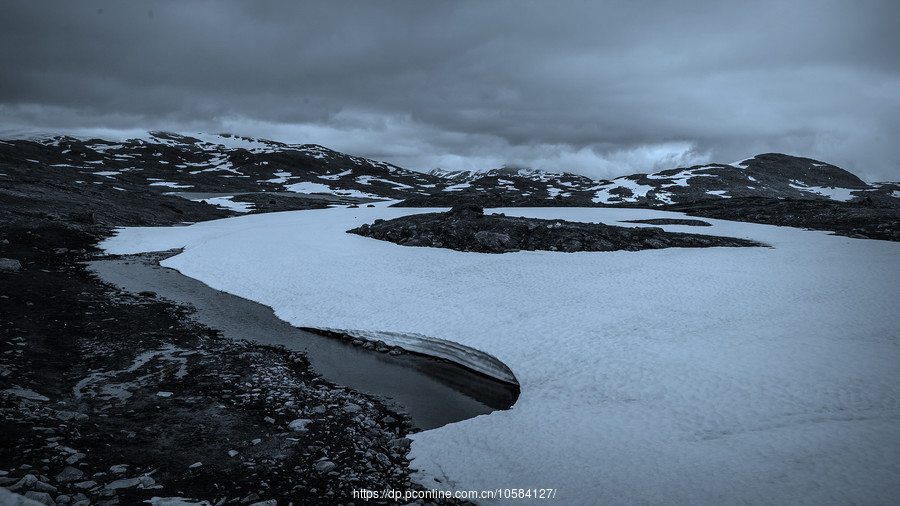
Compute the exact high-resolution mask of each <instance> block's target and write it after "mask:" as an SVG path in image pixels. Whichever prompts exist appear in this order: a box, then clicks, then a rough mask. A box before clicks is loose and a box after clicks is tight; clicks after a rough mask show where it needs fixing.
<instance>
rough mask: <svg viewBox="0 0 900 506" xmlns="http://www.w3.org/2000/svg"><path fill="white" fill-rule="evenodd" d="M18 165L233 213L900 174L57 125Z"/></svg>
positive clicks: (654, 194)
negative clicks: (594, 160)
mask: <svg viewBox="0 0 900 506" xmlns="http://www.w3.org/2000/svg"><path fill="white" fill-rule="evenodd" d="M13 172H18V173H19V176H18V177H32V178H33V177H38V178H41V177H44V178H47V179H48V181H56V182H59V183H61V184H74V185H94V186H100V187H113V188H117V189H119V190H124V191H147V190H149V191H159V192H169V193H179V194H188V193H190V194H207V193H231V194H234V195H232V196H231V197H228V198H227V199H226V200H227V202H226V200H221V199H219V200H215V201H212V202H211V203H213V204H214V205H218V206H220V207H227V208H230V209H232V210H236V211H240V210H244V211H249V210H253V209H256V210H261V209H258V208H257V206H258V202H256V201H258V200H260V199H259V198H258V197H248V196H246V195H249V194H261V193H265V194H267V195H276V194H277V195H281V194H285V193H293V194H307V195H308V194H312V195H319V196H330V197H333V198H334V199H336V201H340V199H344V200H346V199H390V200H402V201H403V202H404V205H410V206H425V207H430V206H452V205H454V204H455V203H457V202H458V201H461V200H478V201H483V202H484V203H486V204H489V205H501V206H524V205H527V206H548V205H563V206H607V205H627V206H647V207H661V206H668V205H678V204H686V203H691V202H697V201H701V200H713V201H715V200H724V199H729V198H751V197H758V198H772V199H813V200H816V199H819V200H829V201H836V202H860V201H867V200H874V201H878V202H881V203H886V204H888V205H897V204H900V184H898V183H872V184H869V183H866V182H864V181H862V180H861V179H860V178H859V177H857V176H855V175H854V174H852V173H850V172H849V171H846V170H844V169H841V168H840V167H837V166H835V165H831V164H828V163H826V162H822V161H819V160H815V159H812V158H804V157H798V156H793V155H785V154H779V153H764V154H760V155H756V156H753V157H750V158H747V159H745V160H742V161H740V162H736V163H732V164H720V163H712V164H705V165H695V166H692V167H679V168H672V169H666V170H662V171H658V172H655V173H638V174H630V175H625V176H619V177H616V178H613V179H611V180H605V179H592V178H590V177H587V176H583V175H579V174H574V173H569V172H548V171H541V170H537V169H527V168H518V167H502V168H499V169H492V170H487V171H446V170H442V169H435V170H432V171H430V172H428V173H422V172H416V171H412V170H407V169H404V168H402V167H398V166H396V165H393V164H390V163H386V162H380V161H376V160H370V159H367V158H363V157H358V156H354V155H349V154H345V153H340V152H338V151H335V150H332V149H329V148H327V147H324V146H321V145H317V144H288V143H284V142H279V141H270V140H266V139H256V138H251V137H244V136H238V135H233V134H192V135H183V134H178V133H172V132H160V131H150V132H147V134H146V135H144V136H138V137H134V138H130V139H126V140H122V141H109V140H104V139H99V138H86V136H81V137H76V136H71V135H50V134H44V135H40V136H37V137H34V138H33V139H31V140H23V139H13V140H2V141H0V174H6V173H10V174H11V173H13ZM9 177H11V176H10V175H9V174H6V175H4V176H0V180H2V179H3V178H9ZM239 194H243V195H244V196H241V195H239ZM223 198H225V197H223ZM273 198H277V197H273ZM202 200H211V199H202ZM241 201H242V202H245V203H246V204H247V205H246V206H243V209H240V208H241V206H235V205H233V203H234V202H241Z"/></svg>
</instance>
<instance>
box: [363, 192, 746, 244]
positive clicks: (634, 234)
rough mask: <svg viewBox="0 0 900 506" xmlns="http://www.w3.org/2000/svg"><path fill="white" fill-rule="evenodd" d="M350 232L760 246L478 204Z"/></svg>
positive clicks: (476, 239) (393, 238)
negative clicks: (521, 214) (508, 212)
mask: <svg viewBox="0 0 900 506" xmlns="http://www.w3.org/2000/svg"><path fill="white" fill-rule="evenodd" d="M348 232H350V233H354V234H359V235H362V236H365V237H372V238H375V239H380V240H384V241H390V242H394V243H397V244H401V245H404V246H429V247H436V248H449V249H454V250H458V251H477V252H481V253H508V252H513V251H520V250H548V251H565V252H575V251H616V250H629V251H637V250H643V249H660V248H670V247H681V248H702V247H712V246H761V244H759V243H756V242H753V241H748V240H746V239H735V238H730V237H715V236H706V235H699V234H682V233H673V232H666V231H664V230H663V229H661V228H658V227H636V228H635V227H617V226H612V225H605V224H603V223H576V222H570V221H564V220H540V219H533V218H514V217H508V216H504V215H500V214H492V215H485V214H484V210H483V209H482V208H481V207H478V206H476V205H471V204H466V205H460V206H456V207H454V208H453V209H451V210H450V211H448V212H446V213H425V214H416V215H411V216H404V217H402V218H397V219H393V220H389V221H383V220H376V221H375V223H374V224H371V225H363V226H361V227H359V228H355V229H353V230H349V231H348Z"/></svg>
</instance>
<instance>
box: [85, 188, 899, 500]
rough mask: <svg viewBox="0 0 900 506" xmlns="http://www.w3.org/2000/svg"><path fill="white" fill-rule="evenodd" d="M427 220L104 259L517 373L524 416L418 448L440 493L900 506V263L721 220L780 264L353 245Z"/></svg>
mask: <svg viewBox="0 0 900 506" xmlns="http://www.w3.org/2000/svg"><path fill="white" fill-rule="evenodd" d="M418 211H420V210H416V209H397V208H387V207H384V205H378V207H374V208H360V209H344V208H335V209H328V210H314V211H302V212H291V213H276V214H266V215H250V216H241V217H237V218H230V219H227V220H218V221H212V222H205V223H200V224H196V225H192V226H188V227H177V228H153V229H124V230H122V231H121V232H120V233H119V235H118V236H116V237H114V238H112V239H110V240H108V241H106V242H105V243H104V244H103V246H104V247H105V248H107V249H108V250H109V251H110V252H114V253H130V252H137V251H149V250H163V249H169V248H175V247H184V248H185V250H184V253H182V254H180V255H178V256H175V257H173V258H170V259H169V260H167V261H166V262H165V265H169V266H171V267H175V268H177V269H179V270H180V271H182V272H183V273H185V274H187V275H189V276H192V277H196V278H198V279H201V280H203V281H204V282H206V283H207V284H209V285H211V286H213V287H215V288H219V289H223V290H226V291H229V292H231V293H234V294H237V295H240V296H243V297H247V298H251V299H254V300H258V301H260V302H262V303H264V304H267V305H270V306H272V307H273V308H275V310H276V312H277V314H278V315H279V316H280V317H281V318H284V319H286V320H288V321H289V322H291V323H293V324H295V325H299V326H311V327H330V328H349V329H360V330H370V331H389V332H399V333H405V334H422V335H426V336H433V337H438V338H443V339H448V340H452V341H455V342H458V343H461V344H464V345H466V346H471V347H473V348H476V349H479V350H481V351H484V352H486V353H489V354H491V355H493V356H495V357H497V358H498V359H499V360H501V361H502V362H504V363H505V364H506V365H508V366H509V367H510V368H511V370H512V371H513V373H514V374H515V375H516V377H517V378H518V380H519V383H520V385H521V395H520V397H519V400H518V402H517V403H516V405H515V406H514V407H513V408H512V409H511V410H508V411H498V412H494V413H492V414H490V415H485V416H480V417H477V418H474V419H470V420H466V421H464V422H460V423H455V424H451V425H448V426H445V427H442V428H439V429H435V430H431V431H427V432H422V433H419V434H416V435H415V436H414V443H413V446H412V452H411V455H412V456H414V457H415V460H414V461H413V463H412V465H413V467H416V468H418V469H419V470H420V473H419V474H418V477H417V479H418V480H419V481H420V482H421V483H422V484H423V485H425V487H426V488H436V489H444V490H446V489H455V490H497V489H504V488H522V489H534V488H545V489H546V488H549V489H555V491H556V494H555V495H556V501H559V503H560V504H709V505H719V504H791V505H795V504H816V505H820V504H892V503H895V501H896V497H898V496H900V481H898V480H897V476H898V475H900V367H898V366H897V364H900V341H898V338H900V264H898V262H900V244H898V243H893V242H884V241H875V240H856V239H850V238H846V237H838V236H830V235H827V234H825V233H823V232H812V231H802V230H798V229H793V228H787V227H772V226H766V225H757V224H747V223H736V222H724V221H717V220H708V221H710V222H711V223H712V224H713V226H712V227H705V228H704V230H703V232H704V233H709V234H721V235H728V236H733V237H745V238H749V239H754V240H757V241H761V242H764V243H767V244H771V245H773V247H772V248H737V249H736V248H710V249H700V250H698V249H690V250H687V249H677V248H670V249H665V250H653V251H641V252H627V251H622V252H611V253H555V252H519V253H510V254H504V255H487V254H479V253H462V252H457V251H452V250H445V249H432V248H408V247H403V246H397V245H394V244H392V243H386V242H381V241H377V240H373V239H368V238H364V237H360V236H357V235H353V234H346V233H345V232H344V231H345V230H347V229H350V228H353V227H356V226H358V225H360V224H362V223H370V222H372V221H373V220H374V219H377V218H382V219H390V218H393V217H396V216H400V215H403V214H406V213H412V212H418ZM501 211H502V212H505V213H506V214H508V215H528V216H535V217H541V218H560V219H567V220H572V221H603V222H606V223H616V222H618V221H620V220H624V219H641V218H659V217H673V216H676V217H677V216H679V215H673V214H672V213H663V212H658V211H648V210H631V209H602V208H594V209H582V208H565V209H557V208H541V209H502V210H501ZM617 224H621V223H617ZM665 228H666V229H667V230H673V231H686V230H689V229H690V227H686V226H677V225H673V226H666V227H665ZM436 480H440V481H436ZM478 502H479V503H483V504H493V503H504V504H522V502H521V500H512V499H510V500H502V499H497V500H487V499H479V500H478Z"/></svg>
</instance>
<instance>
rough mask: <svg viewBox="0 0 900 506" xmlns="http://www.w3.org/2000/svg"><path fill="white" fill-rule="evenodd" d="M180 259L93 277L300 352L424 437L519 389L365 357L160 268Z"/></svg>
mask: <svg viewBox="0 0 900 506" xmlns="http://www.w3.org/2000/svg"><path fill="white" fill-rule="evenodd" d="M175 253H177V252H157V253H148V254H143V255H129V256H126V257H117V258H112V259H103V260H94V261H91V262H88V263H87V266H88V269H89V270H90V271H91V272H93V273H95V274H96V275H97V276H98V277H100V279H102V280H103V281H105V282H107V283H110V284H112V285H115V286H117V287H119V288H120V289H122V290H125V291H129V292H133V293H138V292H143V291H149V292H155V293H156V294H157V295H158V296H160V297H163V298H165V299H169V300H171V301H174V302H176V303H179V304H185V305H189V306H193V307H194V308H196V312H195V313H193V315H192V317H193V318H194V319H195V320H196V321H198V322H199V323H202V324H203V325H206V326H208V327H211V328H214V329H217V330H219V331H220V332H222V335H223V336H225V337H227V338H230V339H235V340H240V339H246V340H247V341H250V342H254V343H258V344H264V345H276V346H277V345H282V346H284V347H285V348H288V349H291V350H297V351H303V352H305V353H306V355H307V357H308V358H309V361H310V363H311V364H312V367H313V369H314V370H315V371H316V372H318V373H319V374H321V375H322V377H323V378H325V379H327V380H329V381H332V382H334V383H337V384H340V385H344V386H347V387H350V388H352V389H354V390H357V391H360V392H365V393H368V394H373V395H377V396H379V397H382V398H385V399H388V400H389V401H392V402H393V404H394V405H395V406H396V407H397V408H398V409H399V410H401V411H405V412H407V413H409V415H410V417H411V419H412V424H413V426H414V427H415V428H417V429H421V430H428V429H433V428H436V427H440V426H442V425H446V424H448V423H452V422H457V421H460V420H465V419H468V418H472V417H475V416H478V415H482V414H487V413H490V412H492V411H495V410H498V409H509V408H510V407H511V406H512V405H513V404H514V403H515V401H516V399H517V398H518V395H519V388H518V386H517V385H510V384H508V383H505V382H502V381H497V380H495V379H493V378H490V377H488V376H485V375H483V374H479V373H476V372H473V371H471V370H469V369H466V368H464V367H460V366H458V365H456V364H454V363H451V362H447V361H444V360H439V359H434V358H431V357H425V356H421V355H416V354H411V353H406V354H402V355H397V356H393V355H389V354H387V353H378V352H375V351H370V350H364V349H362V348H361V347H357V346H353V345H352V344H350V343H349V342H347V341H344V340H342V339H338V338H333V337H325V336H322V335H318V334H314V333H311V332H307V331H304V330H301V329H298V328H296V327H294V326H292V325H290V324H289V323H287V322H285V321H283V320H281V319H279V318H278V317H277V316H275V313H274V311H272V308H270V307H268V306H264V305H262V304H259V303H257V302H254V301H251V300H248V299H244V298H242V297H238V296H236V295H232V294H229V293H226V292H222V291H220V290H216V289H213V288H210V287H209V286H207V285H205V284H204V283H202V282H201V281H198V280H196V279H193V278H190V277H188V276H184V275H182V274H181V273H180V272H178V271H176V270H174V269H169V268H166V267H161V266H160V265H159V262H160V261H161V260H163V259H165V258H167V257H169V256H172V255H173V254H175Z"/></svg>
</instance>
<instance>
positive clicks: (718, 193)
mask: <svg viewBox="0 0 900 506" xmlns="http://www.w3.org/2000/svg"><path fill="white" fill-rule="evenodd" d="M726 192H727V190H708V191H707V192H706V193H707V194H709V195H715V196H717V197H722V198H723V199H730V198H731V195H726Z"/></svg>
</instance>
